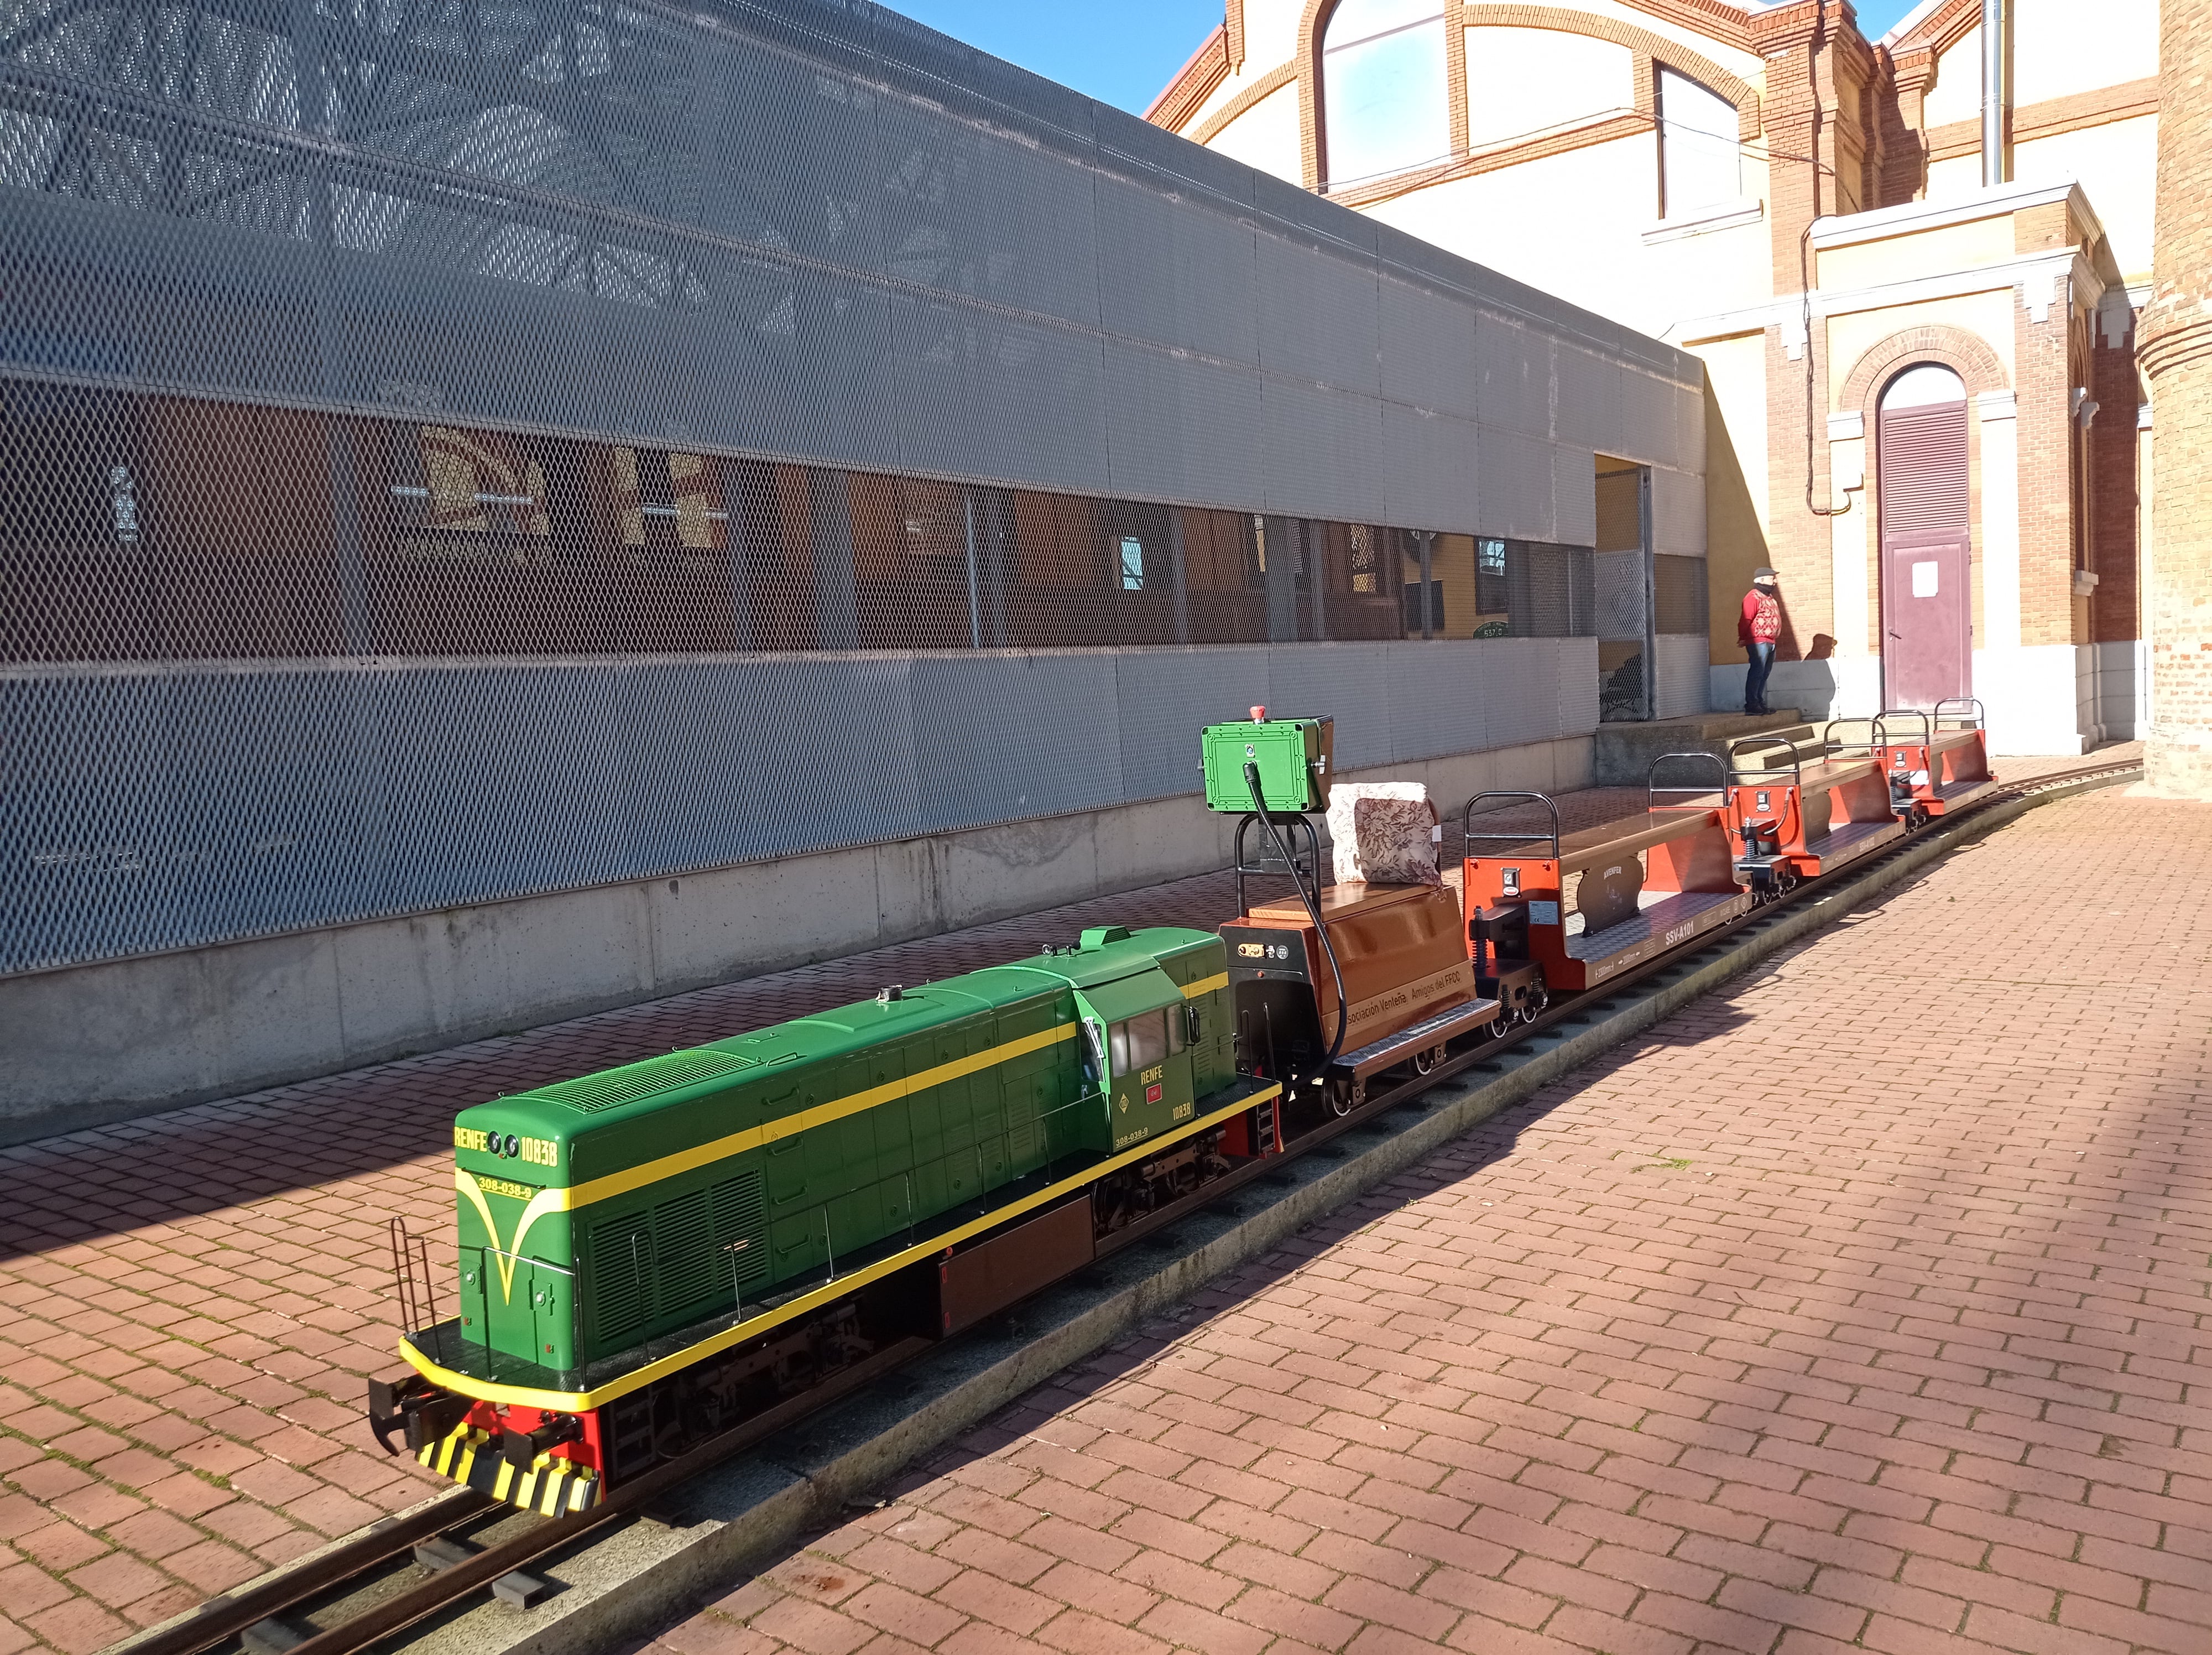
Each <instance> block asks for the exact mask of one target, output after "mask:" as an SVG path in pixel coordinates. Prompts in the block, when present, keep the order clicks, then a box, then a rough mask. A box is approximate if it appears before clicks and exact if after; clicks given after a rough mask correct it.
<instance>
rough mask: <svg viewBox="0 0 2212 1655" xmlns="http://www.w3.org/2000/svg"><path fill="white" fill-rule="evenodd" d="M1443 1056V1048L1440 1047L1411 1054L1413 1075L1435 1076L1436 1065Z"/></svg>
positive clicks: (1432, 1047)
mask: <svg viewBox="0 0 2212 1655" xmlns="http://www.w3.org/2000/svg"><path fill="white" fill-rule="evenodd" d="M1443 1055H1444V1054H1443V1047H1441V1046H1431V1047H1430V1048H1429V1049H1428V1050H1426V1051H1417V1052H1415V1053H1414V1054H1413V1073H1414V1074H1435V1073H1436V1068H1437V1062H1438V1060H1439V1059H1441V1058H1442V1057H1443Z"/></svg>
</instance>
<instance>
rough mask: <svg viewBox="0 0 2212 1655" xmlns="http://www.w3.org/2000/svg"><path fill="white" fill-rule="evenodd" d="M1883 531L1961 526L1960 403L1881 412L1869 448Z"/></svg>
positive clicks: (1963, 420)
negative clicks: (1875, 441) (1877, 440)
mask: <svg viewBox="0 0 2212 1655" xmlns="http://www.w3.org/2000/svg"><path fill="white" fill-rule="evenodd" d="M1875 460H1876V463H1877V465H1879V466H1880V468H1881V470H1880V473H1879V478H1880V482H1881V527H1882V532H1884V533H1885V534H1912V533H1917V532H1923V531H1925V530H1929V529H1963V528H1965V527H1966V522H1967V508H1966V404H1965V403H1963V402H1951V403H1941V404H1938V405H1936V406H1934V407H1930V408H1900V409H1897V410H1895V411H1887V410H1886V411H1884V412H1883V414H1882V416H1881V447H1879V449H1877V451H1876V453H1875Z"/></svg>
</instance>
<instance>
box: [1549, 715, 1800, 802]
mask: <svg viewBox="0 0 2212 1655" xmlns="http://www.w3.org/2000/svg"><path fill="white" fill-rule="evenodd" d="M1778 733H1780V734H1788V735H1789V736H1790V739H1791V741H1792V743H1793V745H1794V744H1795V743H1796V741H1797V740H1798V739H1800V733H1802V736H1803V737H1804V738H1806V739H1814V740H1817V739H1818V734H1819V733H1818V732H1817V731H1815V730H1814V729H1813V727H1811V726H1810V725H1808V724H1807V723H1806V722H1805V721H1804V720H1803V718H1802V716H1801V715H1798V714H1796V713H1761V714H1746V713H1695V714H1692V715H1690V716H1689V717H1687V718H1659V719H1651V720H1649V721H1644V722H1640V723H1634V724H1626V723H1624V724H1601V725H1599V726H1598V727H1597V734H1596V738H1595V743H1594V745H1593V751H1592V753H1591V760H1592V765H1593V769H1594V770H1595V775H1594V776H1593V780H1595V782H1596V783H1597V785H1598V786H1600V787H1613V788H1619V787H1642V786H1644V783H1645V782H1646V780H1647V779H1648V778H1649V776H1650V772H1651V763H1652V761H1653V760H1654V759H1656V758H1658V757H1659V756H1660V755H1661V754H1662V753H1682V752H1704V753H1711V754H1712V756H1713V757H1714V758H1717V759H1719V760H1720V761H1721V762H1722V763H1723V764H1726V763H1727V762H1728V752H1729V744H1730V743H1731V742H1735V741H1740V740H1741V739H1743V738H1744V737H1746V736H1748V735H1771V734H1778ZM1773 751H1776V752H1780V751H1781V749H1780V748H1776V749H1774V750H1773ZM1784 762H1785V763H1786V762H1787V761H1784ZM1703 774H1704V776H1705V777H1706V778H1707V779H1710V778H1711V770H1710V769H1708V770H1705V771H1704V772H1703ZM1699 776H1700V771H1699V767H1698V766H1696V765H1693V764H1669V765H1668V767H1667V769H1666V770H1665V771H1664V772H1663V773H1662V775H1661V776H1660V782H1661V783H1662V785H1670V786H1671V785H1680V786H1682V787H1690V786H1692V785H1694V784H1695V783H1696V782H1698V781H1699Z"/></svg>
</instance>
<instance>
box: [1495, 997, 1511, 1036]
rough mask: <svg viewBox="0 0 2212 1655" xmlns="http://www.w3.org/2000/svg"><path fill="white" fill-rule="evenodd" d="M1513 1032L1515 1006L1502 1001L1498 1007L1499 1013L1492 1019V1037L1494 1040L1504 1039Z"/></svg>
mask: <svg viewBox="0 0 2212 1655" xmlns="http://www.w3.org/2000/svg"><path fill="white" fill-rule="evenodd" d="M1512 1032H1513V1008H1512V1007H1510V1006H1508V1005H1505V1004H1504V1003H1503V1002H1502V1001H1501V1002H1500V1003H1499V1005H1498V1015H1497V1016H1495V1017H1493V1018H1492V1019H1490V1037H1491V1038H1492V1040H1503V1039H1504V1038H1505V1037H1506V1036H1507V1035H1509V1034H1510V1033H1512Z"/></svg>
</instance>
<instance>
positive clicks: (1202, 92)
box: [1145, 21, 1229, 128]
mask: <svg viewBox="0 0 2212 1655" xmlns="http://www.w3.org/2000/svg"><path fill="white" fill-rule="evenodd" d="M1228 78H1229V25H1228V22H1227V21H1221V22H1218V23H1216V24H1215V25H1214V26H1213V33H1211V34H1209V35H1207V36H1206V39H1204V40H1201V41H1200V42H1199V43H1198V50H1197V51H1195V52H1192V53H1191V54H1190V57H1189V58H1188V61H1186V62H1185V63H1184V64H1183V66H1182V68H1181V69H1178V70H1176V72H1175V75H1174V76H1173V77H1172V78H1171V79H1170V81H1169V82H1168V83H1167V84H1166V85H1165V86H1164V87H1162V88H1160V94H1159V96H1158V97H1157V98H1154V99H1153V100H1152V102H1151V103H1150V104H1149V105H1147V106H1146V109H1145V119H1146V120H1148V121H1150V122H1152V125H1155V126H1165V127H1170V128H1175V127H1180V126H1181V125H1182V123H1183V122H1184V121H1185V120H1188V119H1189V118H1190V117H1191V116H1193V115H1194V114H1196V113H1198V107H1199V106H1200V104H1202V103H1204V102H1205V101H1206V99H1207V98H1208V97H1210V96H1212V92H1213V88H1216V87H1217V86H1219V85H1220V84H1221V83H1222V82H1224V81H1225V80H1227V79H1228Z"/></svg>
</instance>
